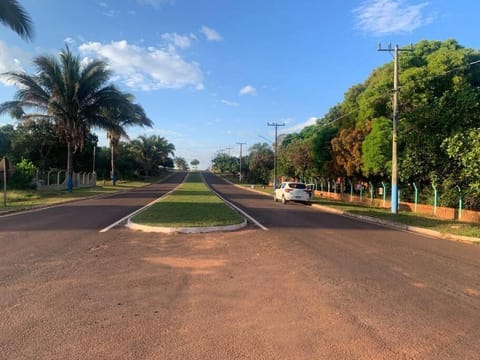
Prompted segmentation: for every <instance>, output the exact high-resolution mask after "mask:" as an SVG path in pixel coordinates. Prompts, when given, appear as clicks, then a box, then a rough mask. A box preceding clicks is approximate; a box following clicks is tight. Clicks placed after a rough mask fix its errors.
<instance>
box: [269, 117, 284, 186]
mask: <svg viewBox="0 0 480 360" xmlns="http://www.w3.org/2000/svg"><path fill="white" fill-rule="evenodd" d="M267 125H268V126H275V151H274V153H273V190H275V189H276V188H277V134H278V127H279V126H285V123H281V124H279V123H267Z"/></svg>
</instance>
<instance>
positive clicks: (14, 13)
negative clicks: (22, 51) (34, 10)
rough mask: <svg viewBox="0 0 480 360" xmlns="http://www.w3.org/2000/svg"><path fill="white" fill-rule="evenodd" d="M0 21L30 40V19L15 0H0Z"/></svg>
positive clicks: (31, 32)
mask: <svg viewBox="0 0 480 360" xmlns="http://www.w3.org/2000/svg"><path fill="white" fill-rule="evenodd" d="M0 22H1V23H3V24H4V25H7V26H8V27H10V28H11V29H12V30H13V31H15V32H16V33H17V34H18V35H20V36H21V37H22V38H24V39H25V40H32V37H33V28H32V20H31V19H30V16H29V15H28V14H27V12H26V11H25V10H24V9H23V7H22V6H21V5H20V4H19V3H18V1H16V0H0Z"/></svg>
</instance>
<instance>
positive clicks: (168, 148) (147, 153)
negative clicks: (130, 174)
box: [131, 135, 175, 176]
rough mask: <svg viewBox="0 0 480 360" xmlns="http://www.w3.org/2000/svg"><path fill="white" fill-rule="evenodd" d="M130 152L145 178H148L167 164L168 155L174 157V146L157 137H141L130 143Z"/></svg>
mask: <svg viewBox="0 0 480 360" xmlns="http://www.w3.org/2000/svg"><path fill="white" fill-rule="evenodd" d="M131 150H132V153H133V154H134V155H135V158H136V159H137V161H138V163H139V164H140V165H141V166H142V168H143V172H144V173H145V176H150V175H153V174H154V173H155V171H156V170H157V169H158V168H159V166H161V165H165V164H166V163H167V160H168V155H174V151H175V145H173V144H172V143H169V142H168V140H167V139H165V138H164V137H161V136H158V135H151V136H149V137H147V136H146V135H141V136H139V137H138V138H137V139H135V140H133V141H132V142H131Z"/></svg>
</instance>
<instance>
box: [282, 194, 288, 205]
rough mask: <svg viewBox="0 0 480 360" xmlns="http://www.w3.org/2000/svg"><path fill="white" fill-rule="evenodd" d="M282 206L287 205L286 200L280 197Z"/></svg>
mask: <svg viewBox="0 0 480 360" xmlns="http://www.w3.org/2000/svg"><path fill="white" fill-rule="evenodd" d="M282 204H283V205H287V199H285V196H282Z"/></svg>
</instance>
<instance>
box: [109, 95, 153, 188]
mask: <svg viewBox="0 0 480 360" xmlns="http://www.w3.org/2000/svg"><path fill="white" fill-rule="evenodd" d="M121 96H122V97H123V101H122V103H120V104H118V106H109V107H107V108H105V109H104V110H103V115H104V116H105V117H106V118H108V119H109V120H110V122H111V123H112V124H113V125H114V127H113V128H112V129H111V130H109V131H108V132H107V137H108V139H109V142H110V152H111V174H112V185H113V186H115V185H116V182H117V169H116V156H117V149H118V145H119V143H120V140H121V138H125V139H128V135H127V133H126V132H125V128H126V127H127V126H134V125H138V126H150V127H151V126H152V125H153V122H152V120H150V119H149V118H148V117H147V115H146V114H145V111H144V110H143V108H142V107H141V106H140V105H138V104H134V103H133V102H132V101H133V96H132V95H130V94H127V93H122V94H121Z"/></svg>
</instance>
